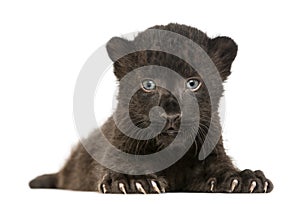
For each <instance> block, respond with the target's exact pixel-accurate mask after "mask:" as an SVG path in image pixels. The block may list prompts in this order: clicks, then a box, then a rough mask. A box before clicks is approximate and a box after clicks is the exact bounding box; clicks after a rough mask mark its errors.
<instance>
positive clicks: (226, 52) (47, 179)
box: [30, 24, 273, 193]
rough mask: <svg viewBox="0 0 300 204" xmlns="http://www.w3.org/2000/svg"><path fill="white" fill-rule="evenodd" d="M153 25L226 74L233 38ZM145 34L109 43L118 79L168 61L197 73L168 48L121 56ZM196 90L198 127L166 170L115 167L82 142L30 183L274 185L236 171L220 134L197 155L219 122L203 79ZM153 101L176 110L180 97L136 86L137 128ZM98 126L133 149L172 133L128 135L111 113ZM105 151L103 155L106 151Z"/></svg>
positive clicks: (162, 141)
mask: <svg viewBox="0 0 300 204" xmlns="http://www.w3.org/2000/svg"><path fill="white" fill-rule="evenodd" d="M152 28H155V29H161V30H167V31H171V32H175V33H178V34H180V35H183V36H185V37H187V38H189V39H191V40H192V41H194V42H195V43H197V44H198V45H200V46H201V47H202V49H203V50H205V51H206V52H207V53H208V55H209V56H210V58H211V59H212V61H213V62H214V64H215V65H216V67H217V69H218V71H219V73H220V76H221V78H222V80H223V81H224V80H226V79H227V77H228V76H229V75H230V73H231V72H230V69H231V64H232V62H233V60H234V59H235V57H236V54H237V45H236V43H235V42H234V41H233V40H232V39H230V38H228V37H216V38H213V39H211V38H209V37H208V36H207V35H206V34H205V33H203V32H201V31H199V30H197V29H196V28H192V27H189V26H185V25H179V24H169V25H166V26H154V27H152ZM144 35H146V34H144V33H143V32H142V33H140V34H139V35H138V36H136V38H135V39H134V40H133V41H128V40H126V39H122V38H118V37H114V38H112V39H111V40H110V41H109V42H108V43H107V51H108V54H109V56H110V58H111V59H112V60H113V61H114V73H115V75H116V77H117V78H118V79H119V80H120V79H122V77H124V76H125V75H126V74H127V73H128V72H130V71H132V70H134V69H136V68H138V67H142V66H145V65H160V66H165V67H169V68H171V69H173V70H174V71H176V72H177V73H179V74H180V75H182V76H183V77H185V78H189V77H199V78H201V77H200V76H199V75H198V74H197V73H196V72H195V70H194V69H193V68H192V67H191V66H190V65H189V64H188V63H187V62H185V61H184V60H182V59H179V58H178V57H176V56H174V55H171V54H168V53H164V52H159V51H151V50H145V51H139V52H134V53H131V54H128V55H126V56H122V53H123V51H124V50H126V49H128V48H134V47H135V46H136V45H137V43H138V42H139V41H141V40H145V39H147V36H144ZM150 37H151V36H150ZM191 56H192V54H191ZM192 57H197V56H192ZM174 86H175V89H178V88H180V87H179V85H176V82H174ZM177 86H178V87H177ZM123 90H124V85H123V84H120V91H119V96H118V100H119V104H118V106H117V109H116V111H117V112H118V113H120V114H122V112H125V111H128V110H127V107H124V104H123V99H124V98H125V97H127V96H126V94H125V92H124V91H123ZM195 95H196V97H197V99H198V103H199V108H200V114H201V120H200V124H199V129H197V130H195V131H196V133H197V137H196V139H195V141H194V144H193V145H192V146H191V147H190V149H189V150H188V152H187V153H186V154H185V155H184V156H183V157H182V158H180V159H179V160H178V161H177V162H176V163H175V164H173V165H172V166H170V167H168V168H166V169H165V170H163V171H160V172H157V173H154V174H150V175H149V174H148V175H140V176H134V175H127V174H121V173H117V172H113V171H112V170H110V169H106V168H105V167H103V166H101V164H99V163H98V162H96V161H95V160H94V159H93V158H92V157H91V156H90V155H89V154H88V153H87V151H86V150H85V149H84V147H83V146H82V145H81V144H78V146H77V147H76V148H75V149H74V151H73V152H72V155H71V157H70V158H69V160H68V161H67V162H66V164H65V166H64V167H63V168H62V169H61V170H60V171H59V172H58V173H57V174H52V175H44V176H40V177H37V178H36V179H34V180H33V181H31V182H30V187H31V188H59V189H72V190H81V191H97V190H100V191H103V188H102V186H103V184H104V185H105V191H106V193H121V190H120V188H119V183H123V184H124V185H125V188H126V191H127V192H128V193H140V191H138V189H137V188H136V185H135V183H136V182H139V183H140V184H142V186H143V188H144V190H145V191H146V192H147V193H155V192H156V191H155V189H153V186H152V185H151V180H153V181H155V182H156V183H157V184H158V187H159V188H160V190H161V191H163V190H165V191H167V192H231V188H232V181H233V180H234V179H236V180H238V184H237V186H236V187H235V188H234V190H233V192H249V191H250V185H251V183H252V182H253V181H256V184H257V185H256V187H255V188H254V190H253V192H258V193H259V192H264V190H266V191H267V192H270V191H272V189H273V185H272V183H271V181H270V180H268V179H267V178H266V177H265V176H264V174H263V173H262V172H261V171H251V170H244V171H240V170H239V169H237V168H236V167H235V166H233V164H232V162H231V160H230V158H229V157H228V156H227V155H226V153H225V151H224V147H223V142H222V136H221V137H220V139H219V140H218V143H217V145H216V146H215V148H214V150H213V151H212V152H211V153H210V154H209V156H208V157H207V158H206V159H205V160H202V161H199V160H198V153H199V150H200V149H201V145H202V144H203V141H204V139H205V138H206V136H207V130H208V127H213V128H221V127H220V121H219V117H218V112H217V108H215V109H214V108H213V107H212V106H213V105H212V104H211V103H210V98H209V95H208V90H207V88H206V87H205V84H204V85H203V87H201V88H200V89H199V90H198V91H197V92H196V93H195ZM221 96H222V92H217V93H216V96H215V97H217V98H218V99H220V97H221ZM157 105H158V106H161V107H162V108H164V110H165V111H166V113H167V114H168V115H176V114H179V113H180V106H179V105H178V101H177V100H176V98H174V96H173V95H172V94H171V93H170V92H169V91H167V90H165V89H163V88H157V90H156V91H154V92H151V93H145V92H144V91H143V90H142V89H140V90H139V91H138V92H137V93H136V94H135V95H134V96H133V98H132V100H131V103H130V108H129V113H130V117H131V119H132V121H133V122H134V123H135V125H136V126H138V127H140V128H144V127H147V126H148V125H149V123H150V121H149V117H148V114H149V111H150V109H151V107H153V106H157ZM191 111H193V110H191ZM213 116H214V117H213ZM211 118H214V120H213V121H210V119H211ZM173 122H174V123H173V124H172V128H174V129H178V128H179V126H180V120H174V121H173ZM166 128H167V127H166ZM102 130H103V133H104V134H105V136H106V137H107V138H108V140H109V141H110V142H111V143H112V144H113V145H114V146H116V147H117V148H119V149H121V150H122V151H124V152H128V153H131V154H150V153H154V152H157V151H159V150H161V149H163V148H165V147H166V146H168V145H169V144H170V142H172V141H173V139H174V137H172V136H171V135H168V134H167V135H166V134H159V135H158V136H157V137H155V138H154V139H151V140H147V141H139V140H135V139H132V138H129V137H127V136H126V135H124V134H123V133H122V132H121V131H120V130H119V129H118V128H117V127H116V125H115V122H114V120H113V118H112V117H110V118H109V119H108V120H107V121H106V123H105V124H104V125H103V127H102ZM97 137H99V134H98V132H97V131H95V132H94V133H92V135H91V136H90V137H89V139H88V140H91V141H92V140H93V139H95V138H97ZM95 152H96V153H97V148H95ZM103 156H104V157H105V155H103ZM107 159H109V158H107ZM116 165H123V164H122V163H120V164H116ZM266 182H267V183H268V187H267V188H265V183H266ZM212 184H213V185H212ZM99 187H100V188H99Z"/></svg>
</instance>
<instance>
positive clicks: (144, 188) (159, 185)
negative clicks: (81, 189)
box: [98, 173, 167, 194]
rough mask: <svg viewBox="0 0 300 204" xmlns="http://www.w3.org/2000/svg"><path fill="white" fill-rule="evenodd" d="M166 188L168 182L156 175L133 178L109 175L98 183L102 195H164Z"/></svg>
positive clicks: (130, 176) (114, 174)
mask: <svg viewBox="0 0 300 204" xmlns="http://www.w3.org/2000/svg"><path fill="white" fill-rule="evenodd" d="M166 187H167V182H166V180H165V179H164V178H162V177H157V176H155V175H145V176H132V175H124V174H117V173H108V174H105V175H104V177H103V179H102V180H101V181H100V182H99V183H98V191H99V192H101V193H120V194H122V193H123V194H128V193H142V194H149V193H164V192H165V189H166Z"/></svg>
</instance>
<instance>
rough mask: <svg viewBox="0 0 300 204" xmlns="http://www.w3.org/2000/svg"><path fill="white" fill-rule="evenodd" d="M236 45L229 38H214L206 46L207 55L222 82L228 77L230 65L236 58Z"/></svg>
mask: <svg viewBox="0 0 300 204" xmlns="http://www.w3.org/2000/svg"><path fill="white" fill-rule="evenodd" d="M237 50H238V46H237V44H236V43H235V42H234V41H233V40H232V39H231V38H229V37H216V38H214V39H211V40H210V41H209V44H208V54H209V56H210V57H211V59H212V60H213V62H214V63H215V65H216V67H217V68H218V70H219V73H220V76H221V77H222V80H223V81H224V80H226V79H227V77H228V76H229V75H230V73H231V72H230V68H231V64H232V62H233V60H234V58H235V57H236V54H237Z"/></svg>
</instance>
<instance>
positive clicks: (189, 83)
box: [186, 79, 201, 91]
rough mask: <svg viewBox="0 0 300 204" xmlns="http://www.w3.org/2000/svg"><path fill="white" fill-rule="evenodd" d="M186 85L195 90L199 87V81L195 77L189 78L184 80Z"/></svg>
mask: <svg viewBox="0 0 300 204" xmlns="http://www.w3.org/2000/svg"><path fill="white" fill-rule="evenodd" d="M186 86H187V88H188V89H190V90H191V91H197V90H198V89H199V88H200V86H201V82H200V81H199V80H197V79H189V80H188V81H187V82H186Z"/></svg>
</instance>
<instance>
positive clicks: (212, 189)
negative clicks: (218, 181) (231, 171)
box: [210, 181, 215, 192]
mask: <svg viewBox="0 0 300 204" xmlns="http://www.w3.org/2000/svg"><path fill="white" fill-rule="evenodd" d="M214 188H215V181H211V182H210V191H211V192H214Z"/></svg>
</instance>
